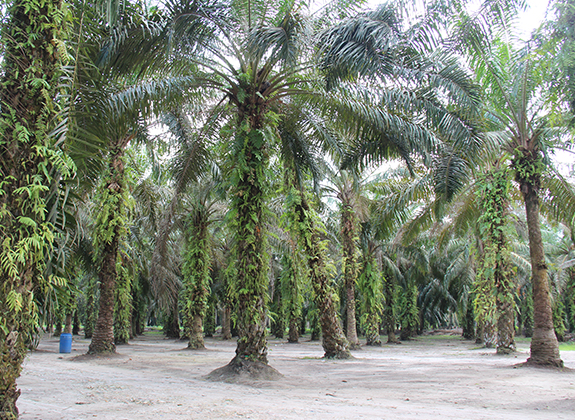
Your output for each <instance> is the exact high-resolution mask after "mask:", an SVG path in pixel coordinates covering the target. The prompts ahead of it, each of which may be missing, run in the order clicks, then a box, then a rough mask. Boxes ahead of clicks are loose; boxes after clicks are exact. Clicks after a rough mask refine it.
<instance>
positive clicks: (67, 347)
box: [60, 333, 72, 353]
mask: <svg viewBox="0 0 575 420" xmlns="http://www.w3.org/2000/svg"><path fill="white" fill-rule="evenodd" d="M71 351H72V334H68V333H63V334H60V353H70V352H71Z"/></svg>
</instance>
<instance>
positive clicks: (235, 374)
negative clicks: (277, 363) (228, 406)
mask: <svg viewBox="0 0 575 420" xmlns="http://www.w3.org/2000/svg"><path fill="white" fill-rule="evenodd" d="M204 378H206V379H207V380H209V381H217V382H227V383H248V382H251V381H277V380H278V379H281V378H283V375H282V374H281V373H279V372H278V371H277V370H276V369H274V368H273V367H271V366H270V365H266V364H265V363H262V362H259V361H253V360H246V359H241V358H239V357H234V358H233V359H232V361H231V362H230V363H228V364H227V365H226V366H223V367H221V368H219V369H216V370H213V371H212V372H210V373H209V374H207V375H206V376H205V377H204Z"/></svg>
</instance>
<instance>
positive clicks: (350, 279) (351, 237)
mask: <svg viewBox="0 0 575 420" xmlns="http://www.w3.org/2000/svg"><path fill="white" fill-rule="evenodd" d="M349 195H350V194H343V195H342V194H339V196H340V197H341V198H342V201H344V199H345V197H347V196H349ZM349 201H350V200H349V199H347V200H345V201H344V202H343V204H342V208H341V237H342V243H343V275H344V279H345V291H346V315H347V323H346V324H347V334H346V337H347V341H348V342H349V345H350V347H351V349H356V348H359V339H358V337H357V327H356V317H355V305H356V303H355V284H356V281H357V274H358V263H357V246H356V236H357V225H358V218H357V216H356V215H355V212H354V210H353V207H352V206H351V204H350V203H349Z"/></svg>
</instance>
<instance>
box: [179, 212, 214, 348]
mask: <svg viewBox="0 0 575 420" xmlns="http://www.w3.org/2000/svg"><path fill="white" fill-rule="evenodd" d="M208 218H209V215H208V212H207V210H206V208H205V207H204V205H203V204H202V203H195V204H194V205H193V209H192V211H191V214H190V218H189V225H188V227H187V229H186V242H187V243H186V251H185V255H184V266H183V274H184V287H183V290H182V295H181V299H182V301H183V315H184V334H185V336H186V337H189V341H188V348H189V349H203V348H205V343H204V317H205V316H206V311H207V309H208V296H209V293H210V290H209V287H210V271H209V270H210V266H211V259H210V253H209V249H208V248H209V246H208Z"/></svg>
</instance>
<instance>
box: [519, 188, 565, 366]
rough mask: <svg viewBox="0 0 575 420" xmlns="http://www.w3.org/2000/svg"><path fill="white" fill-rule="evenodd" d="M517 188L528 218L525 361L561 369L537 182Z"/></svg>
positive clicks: (561, 363)
mask: <svg viewBox="0 0 575 420" xmlns="http://www.w3.org/2000/svg"><path fill="white" fill-rule="evenodd" d="M520 185H521V192H522V193H523V199H524V201H525V213H526V215H527V229H528V232H529V255H530V257H531V276H532V279H531V281H532V284H533V338H532V339H531V357H529V359H527V362H528V363H533V364H537V365H552V366H559V367H562V366H563V361H562V360H561V357H560V355H559V343H558V342H557V337H556V336H555V330H554V328H553V312H552V308H551V295H550V290H549V279H548V277H547V264H546V263H545V254H544V251H543V240H542V238H541V226H540V224H539V194H538V190H539V188H538V187H536V185H539V183H538V182H537V183H535V184H533V183H528V182H521V184H520Z"/></svg>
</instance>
